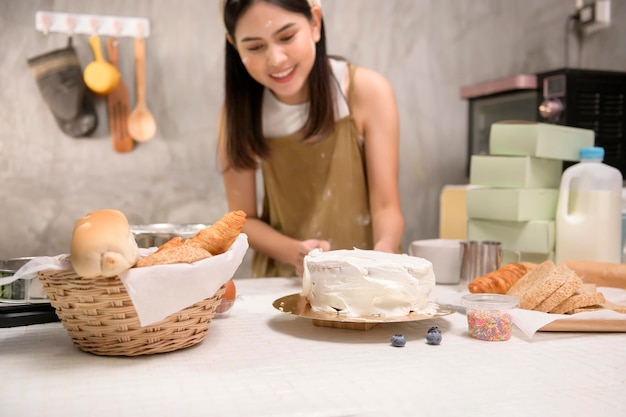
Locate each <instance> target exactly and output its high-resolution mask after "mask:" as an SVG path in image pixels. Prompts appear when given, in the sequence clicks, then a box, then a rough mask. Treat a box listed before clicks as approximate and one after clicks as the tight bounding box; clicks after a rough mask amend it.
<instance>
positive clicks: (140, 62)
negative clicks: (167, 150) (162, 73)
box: [128, 37, 156, 142]
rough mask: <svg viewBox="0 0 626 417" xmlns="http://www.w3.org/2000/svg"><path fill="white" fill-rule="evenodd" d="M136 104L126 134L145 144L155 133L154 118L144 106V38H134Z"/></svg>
mask: <svg viewBox="0 0 626 417" xmlns="http://www.w3.org/2000/svg"><path fill="white" fill-rule="evenodd" d="M135 71H136V75H135V77H136V80H135V81H136V83H137V86H136V88H137V103H136V104H135V108H134V109H133V111H132V112H131V113H130V115H129V116H128V132H129V133H130V136H131V137H132V138H133V139H135V140H136V141H137V142H147V141H149V140H150V139H152V138H153V137H154V135H155V133H156V122H155V120H154V116H152V113H150V110H148V106H147V105H146V46H145V43H144V38H141V37H138V38H135Z"/></svg>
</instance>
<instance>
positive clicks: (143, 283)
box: [0, 233, 248, 326]
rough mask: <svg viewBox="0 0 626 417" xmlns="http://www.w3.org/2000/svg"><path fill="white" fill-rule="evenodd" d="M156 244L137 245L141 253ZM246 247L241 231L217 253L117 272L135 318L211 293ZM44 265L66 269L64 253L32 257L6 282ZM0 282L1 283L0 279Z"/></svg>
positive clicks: (146, 320)
mask: <svg viewBox="0 0 626 417" xmlns="http://www.w3.org/2000/svg"><path fill="white" fill-rule="evenodd" d="M155 250H156V248H150V249H140V253H141V255H142V256H146V255H148V254H150V253H152V252H154V251H155ZM247 250H248V236H247V235H246V234H245V233H241V234H240V235H239V236H238V237H237V239H236V240H235V242H234V243H233V244H232V245H231V247H230V248H229V249H228V250H227V251H226V252H225V253H222V254H220V255H216V256H213V257H211V258H207V259H203V260H201V261H198V262H194V263H193V264H172V265H156V266H151V267H146V268H132V269H129V270H128V271H126V272H124V273H121V274H120V280H121V281H122V283H123V284H124V287H126V291H127V292H128V296H129V297H130V299H131V300H132V302H133V305H134V306H135V310H136V311H137V316H138V317H139V322H140V323H141V325H142V326H147V325H150V324H153V323H156V322H158V321H160V320H163V319H164V318H166V317H167V316H169V315H170V314H173V313H175V312H177V311H180V310H182V309H183V308H185V307H188V306H190V305H192V304H194V303H197V302H198V301H202V300H204V299H206V298H210V297H212V296H213V295H214V294H215V292H216V291H217V290H218V289H219V288H220V287H221V286H222V285H224V283H225V282H226V281H228V280H229V279H230V278H232V277H233V275H234V274H235V271H236V270H237V268H239V265H241V262H242V261H243V258H244V256H245V254H246V251H247ZM46 269H55V270H69V269H72V265H71V263H70V260H69V256H68V255H59V256H55V257H41V258H35V259H33V260H32V261H30V262H29V263H27V264H26V265H24V266H23V267H22V268H20V269H19V270H18V271H17V272H16V273H15V275H14V276H12V277H8V278H10V280H9V279H6V281H7V282H6V283H7V284H8V283H9V282H12V281H14V280H17V279H20V278H21V279H32V278H35V277H36V276H37V272H38V271H43V270H46ZM0 284H3V283H2V282H0Z"/></svg>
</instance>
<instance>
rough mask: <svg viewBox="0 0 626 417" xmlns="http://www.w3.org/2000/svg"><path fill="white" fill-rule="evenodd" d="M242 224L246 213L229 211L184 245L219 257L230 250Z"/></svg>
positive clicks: (244, 221) (244, 222)
mask: <svg viewBox="0 0 626 417" xmlns="http://www.w3.org/2000/svg"><path fill="white" fill-rule="evenodd" d="M244 224H246V213H245V212H244V211H242V210H237V211H231V212H229V213H226V214H225V215H224V216H223V217H222V218H221V219H220V220H218V221H216V222H215V223H214V224H212V225H211V226H210V227H207V228H205V229H202V230H200V231H199V232H198V233H196V234H195V236H193V237H192V238H190V239H189V240H187V241H186V242H185V244H187V245H190V246H194V247H196V248H200V249H204V250H206V251H207V252H209V253H211V254H212V255H219V254H220V253H224V252H226V251H227V250H228V248H230V245H232V244H233V242H234V241H235V239H237V236H239V233H241V228H242V227H243V225H244Z"/></svg>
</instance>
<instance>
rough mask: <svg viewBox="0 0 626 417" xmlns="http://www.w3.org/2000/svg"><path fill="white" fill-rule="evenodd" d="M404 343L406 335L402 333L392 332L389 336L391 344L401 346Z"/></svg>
mask: <svg viewBox="0 0 626 417" xmlns="http://www.w3.org/2000/svg"><path fill="white" fill-rule="evenodd" d="M405 344H406V337H404V335H403V334H394V335H393V336H391V346H395V347H403V346H404V345H405Z"/></svg>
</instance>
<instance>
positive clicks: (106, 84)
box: [83, 35, 121, 95]
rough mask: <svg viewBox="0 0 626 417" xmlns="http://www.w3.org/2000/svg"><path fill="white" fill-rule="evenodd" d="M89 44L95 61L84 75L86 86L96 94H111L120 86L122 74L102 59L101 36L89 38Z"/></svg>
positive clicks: (89, 65) (88, 66) (86, 69)
mask: <svg viewBox="0 0 626 417" xmlns="http://www.w3.org/2000/svg"><path fill="white" fill-rule="evenodd" d="M89 44H90V45H91V49H92V50H93V56H94V58H95V59H94V61H92V62H90V63H89V64H88V65H87V67H85V71H84V73H83V79H84V80H85V85H87V87H89V89H90V90H91V91H93V92H94V93H96V94H102V95H106V94H109V93H110V92H111V91H113V90H114V89H115V87H117V85H118V84H119V82H120V78H121V76H120V72H119V71H118V70H117V68H115V67H114V66H113V65H111V64H110V63H108V62H106V61H105V60H104V58H103V57H102V50H101V49H100V37H99V36H97V35H93V36H91V37H89Z"/></svg>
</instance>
